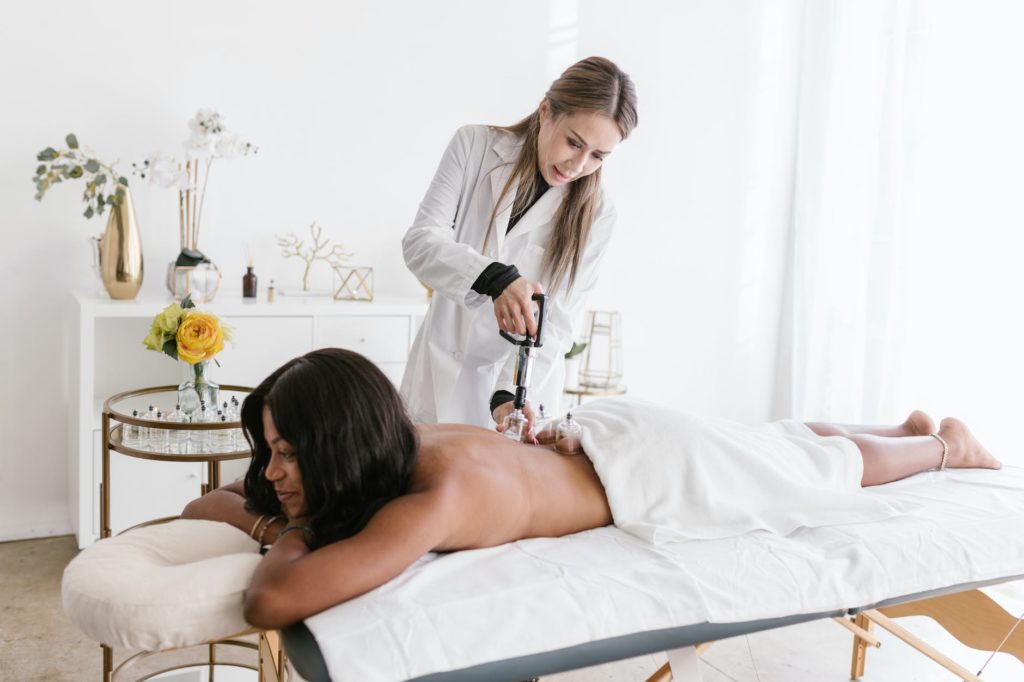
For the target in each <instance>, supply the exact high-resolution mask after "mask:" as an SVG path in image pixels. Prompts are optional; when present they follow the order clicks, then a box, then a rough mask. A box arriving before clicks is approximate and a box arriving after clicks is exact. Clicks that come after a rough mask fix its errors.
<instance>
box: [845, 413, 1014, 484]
mask: <svg viewBox="0 0 1024 682" xmlns="http://www.w3.org/2000/svg"><path fill="white" fill-rule="evenodd" d="M836 435H838V434H836ZM939 435H940V436H942V438H943V439H945V441H946V442H947V443H949V456H948V458H947V459H946V467H947V468H951V469H952V468H958V469H960V468H982V469H999V468H1001V467H1002V464H1000V463H999V460H997V459H996V458H995V457H993V456H992V455H991V454H990V453H989V451H988V450H986V449H985V448H984V447H983V446H982V444H981V443H979V442H978V440H977V439H976V438H975V437H974V435H973V434H972V433H971V432H970V430H969V429H968V428H967V425H966V424H964V423H963V422H962V421H960V420H959V419H943V420H942V422H941V424H940V425H939ZM846 437H847V438H849V439H850V440H852V441H853V442H854V443H855V444H856V445H857V447H858V448H859V449H860V453H861V456H862V457H863V458H864V475H863V477H862V478H861V485H863V486H869V485H879V484H881V483H889V482H890V481H897V480H899V479H901V478H906V477H907V476H910V475H912V474H916V473H920V472H922V471H927V470H929V469H934V468H936V467H938V466H939V463H940V462H941V461H942V443H940V442H939V441H938V439H936V438H932V437H931V436H904V437H896V438H893V437H889V436H879V435H876V434H873V433H851V434H849V435H847V436H846Z"/></svg>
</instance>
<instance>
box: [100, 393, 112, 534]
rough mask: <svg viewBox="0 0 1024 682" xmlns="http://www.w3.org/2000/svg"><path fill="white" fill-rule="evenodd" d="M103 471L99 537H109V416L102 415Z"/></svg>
mask: <svg viewBox="0 0 1024 682" xmlns="http://www.w3.org/2000/svg"><path fill="white" fill-rule="evenodd" d="M101 428H102V429H103V467H102V468H103V471H102V476H101V478H100V537H101V538H109V537H110V415H109V414H107V413H106V412H104V413H103V421H102V427H101Z"/></svg>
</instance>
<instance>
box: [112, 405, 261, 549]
mask: <svg viewBox="0 0 1024 682" xmlns="http://www.w3.org/2000/svg"><path fill="white" fill-rule="evenodd" d="M177 392H178V387H177V386H155V387H152V388H142V389H137V390H132V391H124V392H122V393H118V394H117V395H113V396H111V397H110V398H108V399H107V400H106V402H104V403H103V415H102V427H101V428H102V436H103V448H102V455H103V463H102V473H101V479H100V537H101V538H108V537H110V532H111V531H110V492H111V481H110V453H111V452H112V451H113V452H119V453H121V454H122V455H126V456H128V457H137V458H140V459H149V460H157V461H161V462H203V463H205V464H206V474H207V475H206V478H207V482H206V483H203V484H202V485H201V487H200V494H202V495H205V494H206V493H208V492H210V491H211V490H215V489H217V488H219V487H220V463H221V462H223V461H225V460H232V459H244V458H246V457H249V456H250V455H251V454H252V453H251V452H250V451H249V446H248V444H246V443H245V442H244V440H241V442H238V441H237V440H236V444H232V445H227V446H225V445H221V446H209V445H198V444H197V443H198V441H199V440H200V436H201V435H203V434H207V433H214V432H220V433H229V432H237V430H238V429H241V426H242V425H241V422H240V421H239V420H237V419H236V420H233V421H225V422H216V423H202V424H200V423H192V422H184V423H171V422H165V421H153V420H150V419H145V418H143V417H137V416H132V414H131V410H132V404H133V403H134V404H142V403H138V402H136V401H138V400H139V399H142V398H146V397H147V396H148V398H146V402H150V401H156V402H160V403H161V404H162V405H164V406H166V405H168V404H170V405H173V404H175V402H176V399H177ZM251 392H252V389H251V388H249V387H246V386H221V387H220V396H221V397H230V396H232V395H234V396H235V397H239V396H241V397H244V396H245V395H247V394H249V393H251ZM239 402H241V398H240V399H239ZM112 422H117V424H116V425H114V426H112ZM125 425H130V426H132V427H135V428H143V429H147V430H148V429H152V430H154V431H158V432H161V433H163V435H164V436H166V444H165V445H164V446H163V447H160V446H159V445H154V444H153V443H149V444H139V443H134V442H128V443H126V442H125V438H124V437H123V436H124V427H125ZM172 432H175V433H185V434H186V435H187V438H186V439H185V440H184V441H183V442H181V443H176V442H172V439H171V435H172Z"/></svg>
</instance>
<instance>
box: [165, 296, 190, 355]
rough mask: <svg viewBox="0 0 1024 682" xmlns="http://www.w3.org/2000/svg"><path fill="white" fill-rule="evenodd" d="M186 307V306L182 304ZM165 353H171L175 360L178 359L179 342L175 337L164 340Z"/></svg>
mask: <svg viewBox="0 0 1024 682" xmlns="http://www.w3.org/2000/svg"><path fill="white" fill-rule="evenodd" d="M181 307H182V308H184V307H185V306H181ZM164 353H166V354H167V355H170V356H171V357H172V358H174V359H175V360H177V359H178V342H177V340H175V339H168V340H167V341H164Z"/></svg>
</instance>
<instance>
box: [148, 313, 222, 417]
mask: <svg viewBox="0 0 1024 682" xmlns="http://www.w3.org/2000/svg"><path fill="white" fill-rule="evenodd" d="M225 339H226V340H228V341H230V340H231V331H230V329H229V328H228V327H227V326H226V325H225V324H224V323H223V322H221V320H220V318H218V317H217V316H216V315H214V314H212V313H208V312H204V311H201V310H198V309H197V308H196V307H195V304H194V303H192V299H191V297H190V296H186V297H185V298H184V299H183V300H182V301H181V303H180V304H179V303H172V304H170V305H169V306H167V307H166V308H164V309H163V310H162V311H160V312H159V313H157V315H156V317H154V318H153V322H152V324H151V325H150V326H149V335H148V336H146V338H145V339H143V341H142V343H143V345H145V346H146V348H148V349H150V350H153V351H157V352H158V353H164V354H165V355H168V356H170V357H172V358H174V359H175V360H178V361H180V362H181V364H182V366H183V372H184V375H185V376H184V378H183V381H182V382H181V385H180V386H178V403H179V404H180V406H181V410H182V412H184V413H185V414H188V415H191V414H192V413H193V412H195V411H196V410H197V409H199V408H200V406H201V404H202V403H206V405H207V406H209V407H210V408H211V409H216V406H217V404H218V399H219V397H220V386H218V385H217V384H216V383H215V382H214V381H213V380H212V379H211V378H210V376H209V363H210V361H211V360H213V361H214V362H215V363H216V362H217V361H216V360H215V356H216V355H217V354H218V353H220V352H221V351H222V350H224V341H225ZM218 364H219V363H218Z"/></svg>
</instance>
